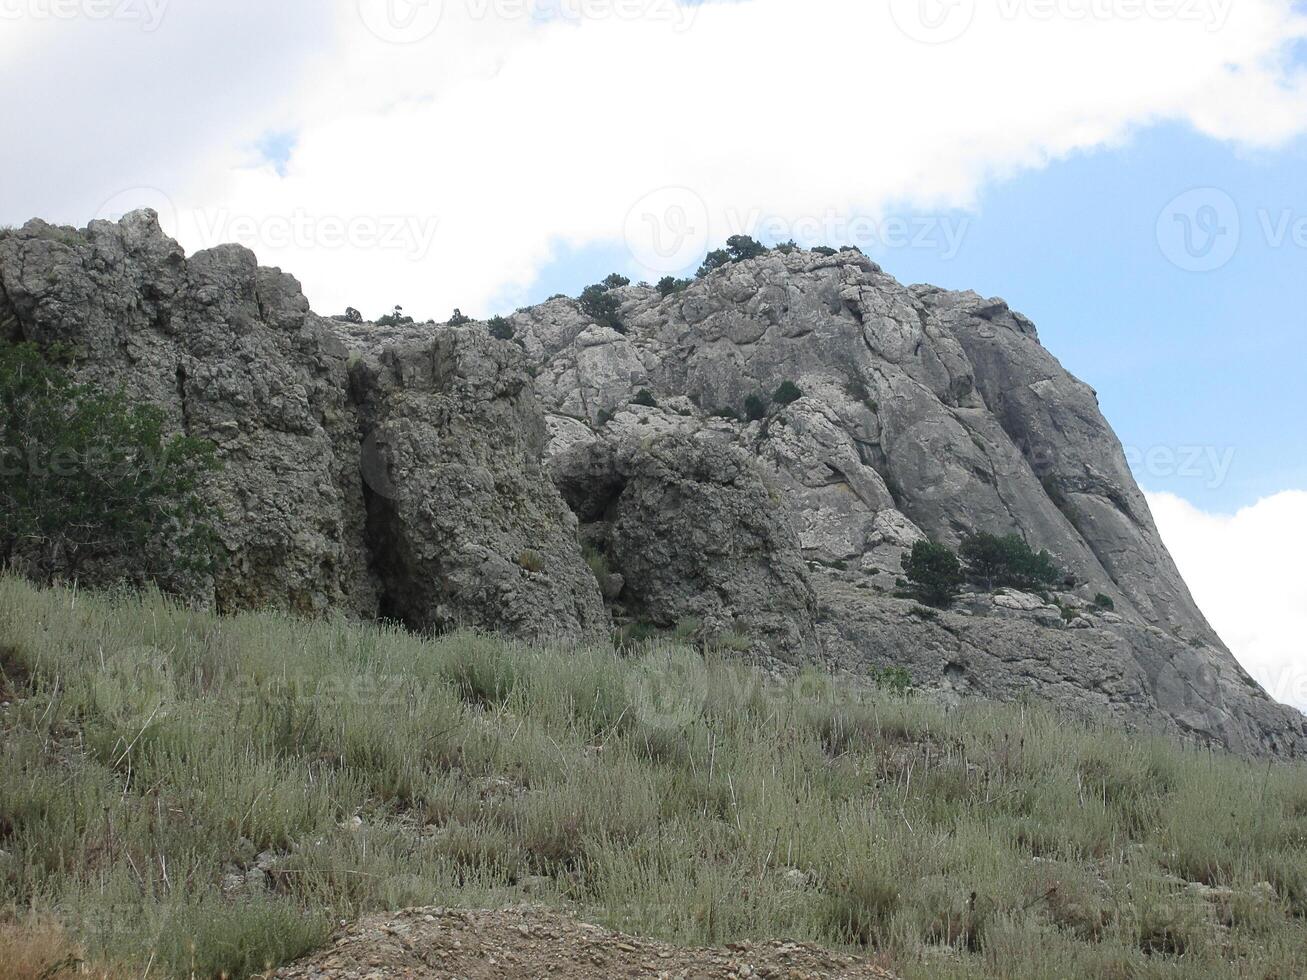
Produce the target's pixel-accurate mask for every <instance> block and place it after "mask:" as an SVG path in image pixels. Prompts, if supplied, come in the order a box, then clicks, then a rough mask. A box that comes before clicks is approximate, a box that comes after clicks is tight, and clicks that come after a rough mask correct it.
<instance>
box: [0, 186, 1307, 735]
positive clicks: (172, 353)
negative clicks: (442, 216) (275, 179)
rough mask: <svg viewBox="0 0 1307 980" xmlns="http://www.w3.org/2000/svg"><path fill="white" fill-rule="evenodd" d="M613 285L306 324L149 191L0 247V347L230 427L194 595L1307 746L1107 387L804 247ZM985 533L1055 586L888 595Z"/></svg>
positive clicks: (976, 319) (931, 296)
mask: <svg viewBox="0 0 1307 980" xmlns="http://www.w3.org/2000/svg"><path fill="white" fill-rule="evenodd" d="M605 302H606V303H607V304H608V306H609V309H608V310H607V311H606V312H604V313H602V314H600V315H599V320H606V321H611V322H610V323H608V324H607V325H605V324H603V323H600V322H597V321H596V317H595V315H593V314H594V312H595V311H594V310H591V311H590V312H589V313H587V312H586V311H585V307H584V306H583V305H582V304H578V303H577V302H576V301H573V300H568V299H556V300H553V301H550V302H548V303H545V304H542V305H540V306H537V307H533V308H530V309H527V310H523V311H520V312H519V313H518V314H516V315H514V316H513V317H512V318H511V323H510V325H511V330H512V334H513V337H512V340H511V341H505V340H497V339H495V338H494V337H492V336H491V334H490V332H489V331H488V330H487V327H486V325H485V324H479V323H472V324H468V325H464V326H459V327H450V326H436V325H434V324H432V325H425V324H411V325H405V326H398V327H385V328H383V327H378V326H376V325H374V324H350V323H344V322H338V321H336V320H332V319H326V318H323V317H319V316H317V315H315V314H314V313H312V312H311V311H310V310H309V308H308V303H307V301H306V300H305V299H304V297H303V294H302V292H301V291H300V288H299V285H298V283H296V281H295V280H294V279H293V278H292V277H290V276H289V275H286V274H284V273H282V272H281V271H280V270H276V269H264V268H259V267H258V266H257V263H256V261H255V259H254V256H253V254H252V253H250V252H249V251H247V250H245V249H242V248H239V247H237V246H223V247H220V248H216V249H211V250H208V251H205V252H200V253H197V254H196V255H193V256H190V257H187V256H185V254H184V253H183V252H182V250H181V248H180V247H179V246H178V245H177V244H176V243H175V242H173V241H171V240H169V239H168V238H166V237H165V236H164V235H163V234H162V233H161V232H160V230H159V228H158V224H157V219H156V217H155V216H154V215H153V214H152V213H151V212H137V213H134V214H132V215H128V216H127V217H125V218H124V219H123V220H122V221H121V222H118V223H109V222H94V223H92V225H91V226H90V227H89V228H88V229H85V230H83V231H77V230H74V229H68V228H55V227H52V226H50V225H47V224H44V223H42V222H39V221H35V222H31V223H29V224H28V225H27V226H25V227H24V228H23V229H20V230H18V231H14V232H9V233H6V234H5V235H3V236H0V338H3V339H11V340H12V339H26V340H33V341H36V342H39V343H42V344H49V343H55V342H62V343H66V344H70V345H72V346H73V347H74V348H75V349H76V351H77V352H78V358H79V359H78V366H77V370H78V372H79V374H80V375H81V376H82V377H84V378H86V379H90V380H93V381H96V382H99V383H102V384H104V385H107V386H112V387H119V386H121V387H123V388H125V389H126V390H127V391H128V392H130V393H131V394H133V395H135V396H136V397H139V398H142V399H145V400H148V401H151V402H154V403H156V404H159V405H161V406H163V407H164V408H165V409H166V410H167V411H168V413H169V415H170V418H171V420H172V422H173V424H174V425H175V426H176V427H177V428H178V429H179V430H184V431H185V432H186V433H188V434H190V435H193V436H200V437H203V438H206V439H210V440H212V441H213V442H214V443H216V445H217V447H218V454H219V457H220V458H221V459H222V461H223V463H224V468H223V470H222V471H221V473H220V474H219V476H218V477H217V478H216V479H215V481H214V483H213V485H212V486H211V487H210V488H209V489H208V494H209V497H210V499H211V500H212V501H213V503H214V505H215V506H216V508H217V510H218V512H219V513H220V514H221V518H222V519H221V522H220V527H219V536H220V539H221V544H222V555H221V559H222V560H221V562H220V564H219V568H218V571H217V574H216V575H215V577H214V579H213V580H212V581H211V582H208V583H205V584H204V585H203V586H201V587H200V588H199V589H198V590H196V591H198V592H199V593H200V594H199V595H197V596H196V598H198V599H200V600H202V601H204V602H207V603H209V604H212V605H215V606H216V607H217V608H218V609H220V610H224V611H235V610H239V609H246V608H267V607H271V608H282V609H290V610H295V611H298V612H305V613H324V612H327V611H329V610H333V609H338V610H342V611H345V612H348V613H350V614H353V615H357V616H361V617H365V618H367V617H374V616H377V615H382V616H387V617H392V618H396V619H399V620H401V621H403V622H405V623H407V624H408V625H410V626H413V627H416V628H421V629H435V630H440V629H445V628H449V627H452V626H458V625H464V626H475V627H480V628H485V629H490V630H496V631H500V632H503V633H506V634H509V635H513V636H518V637H527V638H545V637H558V638H571V639H593V638H595V637H598V636H601V635H602V634H604V633H605V632H607V631H608V629H609V628H610V626H611V625H612V623H613V622H614V621H615V622H616V623H617V624H619V625H626V626H628V627H631V628H634V629H637V630H639V631H645V632H647V631H648V630H650V629H668V630H671V629H681V630H683V631H685V630H688V631H689V632H692V633H694V634H695V635H696V636H697V637H698V638H699V639H701V640H710V641H713V642H717V641H721V640H722V639H723V638H728V639H729V640H730V641H731V643H732V644H733V645H735V646H736V647H739V648H741V649H746V648H747V649H749V651H750V652H751V653H752V654H754V655H755V656H758V657H772V658H778V659H781V660H788V661H793V662H801V661H813V660H821V661H823V662H827V663H833V664H835V665H838V666H840V667H844V668H848V669H850V670H853V671H856V672H862V673H870V672H874V671H876V670H881V669H884V668H887V667H895V668H903V669H906V670H907V671H908V672H909V673H910V674H911V678H912V681H913V683H914V684H915V685H916V686H918V687H920V688H925V689H937V690H940V691H943V692H945V693H946V694H948V695H950V696H954V695H962V694H968V693H974V694H981V695H987V696H992V697H998V698H1003V699H1010V698H1021V697H1029V696H1033V697H1037V698H1040V699H1044V700H1048V701H1051V702H1053V703H1054V704H1057V705H1058V706H1060V707H1062V708H1064V709H1067V710H1071V711H1074V712H1077V713H1079V714H1081V715H1082V716H1086V717H1091V718H1099V717H1102V718H1109V719H1112V720H1115V721H1118V722H1121V723H1124V724H1126V725H1129V726H1132V727H1136V728H1142V729H1150V730H1157V731H1166V732H1170V733H1173V734H1178V735H1182V736H1185V737H1188V738H1192V739H1194V740H1196V741H1199V742H1203V743H1215V744H1219V745H1222V746H1226V747H1229V748H1232V749H1235V750H1237V751H1241V752H1249V753H1270V754H1281V755H1292V754H1296V753H1301V752H1303V751H1307V719H1304V717H1303V716H1302V715H1301V714H1299V713H1297V712H1294V711H1292V710H1290V709H1288V708H1283V707H1281V706H1278V705H1276V704H1274V703H1273V702H1272V701H1271V700H1270V699H1269V698H1268V697H1267V696H1266V695H1265V693H1264V692H1263V691H1262V690H1261V689H1260V688H1259V687H1258V686H1257V685H1256V684H1255V682H1253V680H1252V679H1251V678H1250V677H1249V676H1248V675H1247V673H1246V672H1245V671H1243V670H1242V669H1241V668H1240V667H1239V665H1238V664H1237V663H1236V662H1235V660H1234V658H1233V657H1232V656H1231V655H1230V653H1229V651H1228V650H1227V649H1226V648H1225V647H1224V646H1223V645H1222V643H1221V641H1220V639H1219V637H1217V636H1216V635H1215V633H1214V632H1213V631H1212V630H1211V628H1210V627H1209V626H1208V624H1207V623H1206V621H1205V620H1204V619H1203V617H1202V615H1201V613H1200V612H1199V611H1198V609H1197V608H1196V606H1195V605H1194V602H1193V600H1192V598H1191V597H1190V595H1189V592H1188V590H1187V589H1186V587H1185V584H1184V582H1183V581H1182V579H1181V577H1180V575H1179V574H1178V572H1177V571H1176V568H1175V566H1174V563H1173V562H1172V561H1171V558H1170V556H1169V555H1168V554H1167V552H1166V549H1165V547H1164V546H1163V544H1162V542H1161V540H1160V538H1159V536H1158V534H1157V530H1156V527H1155V525H1154V523H1153V520H1152V517H1151V515H1150V514H1149V511H1148V506H1147V504H1146V502H1145V500H1144V498H1143V496H1142V494H1141V493H1140V491H1139V489H1138V487H1137V486H1136V485H1135V483H1134V480H1133V478H1132V477H1131V475H1130V472H1129V469H1128V467H1127V465H1126V461H1125V457H1124V454H1123V452H1122V449H1121V446H1120V444H1119V443H1118V441H1117V439H1116V438H1115V436H1114V435H1113V433H1112V431H1111V429H1110V427H1109V426H1108V425H1107V423H1106V421H1105V420H1104V419H1103V417H1102V415H1101V413H1100V412H1099V410H1098V406H1097V401H1096V398H1095V396H1094V393H1093V391H1092V390H1091V389H1090V388H1088V387H1087V386H1086V385H1084V384H1083V383H1081V382H1079V381H1077V380H1076V379H1074V378H1072V377H1071V376H1070V375H1069V374H1067V373H1066V372H1065V371H1064V370H1063V369H1062V368H1061V367H1060V366H1059V365H1058V363H1057V361H1056V360H1055V359H1054V358H1053V357H1052V356H1051V355H1050V354H1049V353H1048V352H1047V351H1045V350H1044V348H1043V347H1042V346H1041V345H1040V343H1039V339H1038V336H1037V333H1036V331H1035V328H1034V326H1033V325H1032V324H1031V323H1030V322H1029V321H1028V320H1027V319H1025V318H1024V317H1022V316H1021V315H1020V314H1018V313H1015V312H1013V311H1011V310H1009V309H1008V308H1007V306H1006V305H1005V304H1004V303H1002V302H1001V301H999V300H983V299H981V298H980V297H978V296H975V295H973V294H959V293H948V292H944V291H941V290H937V289H933V288H930V287H904V286H902V285H900V284H899V283H897V282H895V281H894V280H893V279H892V278H891V277H889V276H887V275H885V274H884V273H883V272H882V271H881V270H880V269H879V268H878V267H877V266H876V265H875V264H874V263H872V262H870V261H869V260H867V259H866V258H864V257H863V256H862V255H861V254H859V253H857V252H855V251H844V252H839V253H837V254H834V255H824V254H818V253H815V252H804V251H798V250H796V251H793V252H790V253H788V254H782V253H780V252H771V253H768V254H766V255H763V256H761V257H758V258H754V259H750V260H749V261H745V262H739V263H734V264H727V265H725V266H724V267H722V268H720V269H718V270H717V271H716V272H714V273H712V274H711V275H709V276H707V277H705V278H703V279H701V280H698V281H696V282H694V283H691V284H689V285H688V287H687V288H683V289H680V290H678V291H676V292H673V293H672V294H670V295H667V296H663V295H661V294H660V292H659V291H658V290H655V289H653V288H649V287H644V286H625V287H619V288H617V289H615V290H612V291H611V292H610V293H609V294H608V295H607V297H606V300H605ZM614 326H616V327H620V329H614ZM497 332H498V333H500V334H503V333H504V332H505V331H504V330H503V328H502V326H501V328H500V329H499V330H498V331H497ZM787 382H788V383H790V384H792V385H793V386H794V388H793V389H791V391H792V393H793V395H794V396H795V397H793V398H789V397H787V398H783V399H777V400H773V402H772V404H770V405H766V404H765V401H766V398H767V396H770V395H772V394H773V393H775V392H777V391H778V390H781V387H782V385H784V384H785V383H787ZM760 406H761V407H760ZM749 415H754V416H757V417H756V419H755V420H753V421H748V418H747V417H748V416H749ZM977 531H987V532H992V533H1000V534H1001V533H1008V532H1015V533H1018V534H1020V535H1021V536H1022V537H1024V538H1025V540H1026V541H1027V542H1028V543H1029V544H1031V545H1032V546H1033V547H1035V548H1036V549H1047V550H1048V551H1050V552H1051V553H1052V554H1053V555H1054V556H1055V557H1056V559H1057V561H1058V562H1059V564H1060V565H1061V566H1062V567H1064V568H1065V569H1066V570H1067V571H1068V573H1069V574H1070V576H1071V578H1069V579H1068V582H1067V584H1066V586H1065V588H1064V591H1061V592H1055V593H1054V594H1051V595H1047V596H1044V597H1034V596H1028V595H1021V594H972V595H968V596H965V597H964V598H963V601H962V602H961V603H960V604H959V605H958V607H957V608H956V609H954V610H953V611H950V612H946V613H940V614H938V615H935V616H922V615H921V614H920V610H919V609H918V608H917V607H916V604H915V603H913V602H911V601H907V600H904V599H901V598H897V597H896V596H895V591H896V588H895V579H896V577H897V575H898V573H899V567H900V564H899V563H900V558H901V555H902V554H903V552H904V550H905V549H907V548H910V547H911V545H912V544H913V543H914V542H915V541H918V540H921V539H922V538H923V537H927V536H928V537H932V538H935V539H937V540H941V541H944V542H947V543H950V544H954V545H956V544H957V542H958V541H959V540H960V538H961V537H962V536H963V535H965V534H968V533H972V532H977ZM583 546H584V550H583ZM587 552H588V558H589V562H590V564H591V565H593V566H594V567H595V568H596V569H598V574H597V575H596V574H592V570H591V568H589V567H587ZM16 557H17V558H18V559H20V561H21V559H23V557H24V556H22V555H19V556H16ZM44 571H46V572H48V573H55V574H57V572H58V569H46V570H44ZM165 584H166V583H165ZM1099 593H1101V594H1103V595H1104V596H1107V597H1109V598H1110V599H1111V600H1112V602H1113V603H1114V605H1115V611H1114V612H1107V611H1104V610H1102V609H1099V608H1096V607H1095V606H1094V605H1093V602H1092V599H1093V597H1094V596H1096V595H1097V594H1099Z"/></svg>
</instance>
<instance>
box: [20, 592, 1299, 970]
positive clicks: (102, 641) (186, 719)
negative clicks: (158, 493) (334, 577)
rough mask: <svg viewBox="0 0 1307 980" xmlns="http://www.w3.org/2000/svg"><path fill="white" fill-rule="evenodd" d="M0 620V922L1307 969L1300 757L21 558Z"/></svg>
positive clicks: (223, 955) (920, 962) (96, 951)
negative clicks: (87, 580)
mask: <svg viewBox="0 0 1307 980" xmlns="http://www.w3.org/2000/svg"><path fill="white" fill-rule="evenodd" d="M0 637H2V638H3V642H4V644H5V645H6V650H7V651H8V652H7V653H6V655H5V663H6V664H7V665H8V666H6V675H7V676H9V677H11V678H12V680H11V681H9V682H6V683H7V684H8V685H9V686H11V687H14V688H15V690H14V691H13V692H11V693H6V695H5V699H11V698H12V699H13V700H14V703H13V704H12V706H10V707H9V708H7V709H5V711H4V712H3V714H0V726H2V727H3V738H2V739H0V755H2V758H0V850H3V852H4V855H3V857H0V908H7V909H8V910H9V913H8V914H9V915H10V916H11V921H10V923H9V924H8V925H7V926H6V929H7V930H8V932H5V933H0V936H3V937H5V941H6V942H8V941H10V937H11V936H12V935H14V934H15V932H14V930H15V929H21V926H20V925H16V924H15V922H17V921H19V919H20V918H22V917H26V916H27V915H28V914H29V913H28V911H27V910H29V909H32V908H35V909H36V910H37V912H38V913H46V914H57V915H58V916H59V917H60V918H61V919H62V920H63V922H64V923H66V925H67V928H68V929H69V931H70V934H71V937H70V938H71V940H72V941H75V942H77V943H79V944H80V945H81V946H82V947H83V948H84V950H85V953H86V955H87V956H89V957H91V958H92V960H93V961H94V960H97V959H103V960H105V961H106V962H114V961H117V962H121V963H126V964H129V965H132V966H133V967H134V969H135V971H136V972H140V971H141V970H143V969H144V967H145V964H146V963H152V970H151V973H150V975H151V976H160V977H162V976H189V975H194V976H197V977H209V976H216V975H217V974H219V973H220V972H223V971H226V972H227V973H228V974H229V975H231V976H233V977H240V976H248V975H250V974H251V973H254V972H258V971H262V970H263V969H264V967H265V965H266V964H267V963H277V962H283V961H286V960H288V959H290V958H293V957H296V956H298V955H299V954H301V953H303V952H305V951H307V950H309V949H311V948H314V947H315V946H317V945H319V944H321V943H322V942H323V941H324V939H325V938H326V937H327V935H328V933H329V931H330V929H331V927H332V925H333V924H334V923H335V922H336V921H338V920H340V919H352V918H354V917H355V916H357V915H359V914H362V913H365V912H368V911H372V910H382V909H395V908H403V907H410V906H431V905H453V906H473V907H479V906H486V907H491V906H503V905H509V904H514V903H518V902H521V901H523V900H524V899H525V900H530V901H534V902H539V903H543V904H546V905H568V906H573V907H576V908H578V909H579V910H580V911H581V912H582V913H583V914H585V915H587V916H589V917H591V918H594V919H596V920H598V921H601V922H602V923H604V924H605V925H608V926H611V927H614V928H619V929H622V930H623V931H626V932H631V933H638V934H643V935H648V936H654V937H660V938H664V939H668V940H672V941H677V942H683V943H689V944H713V945H720V944H722V943H725V942H729V941H733V940H736V939H743V938H755V939H762V938H778V937H784V938H791V939H795V940H811V941H815V942H819V943H823V944H827V945H837V946H838V945H842V946H848V947H853V948H859V947H867V948H870V949H874V950H876V951H879V952H881V953H882V954H883V957H884V959H885V961H886V962H888V963H889V964H891V965H892V966H893V967H894V968H895V969H896V970H897V971H898V972H899V973H900V974H901V975H903V976H904V977H909V978H914V977H922V978H925V977H930V978H939V977H987V976H996V977H1005V978H1040V980H1044V978H1048V977H1072V976H1074V977H1101V978H1115V977H1174V978H1194V977H1236V976H1243V977H1286V978H1287V977H1298V976H1303V975H1305V974H1307V780H1305V779H1304V775H1305V773H1304V771H1303V770H1302V769H1301V768H1290V767H1287V766H1286V767H1276V766H1259V767H1253V766H1249V765H1248V764H1247V763H1246V762H1245V761H1243V760H1238V759H1232V758H1225V757H1222V756H1219V755H1211V754H1208V753H1201V754H1200V753H1194V752H1193V751H1189V752H1185V751H1181V749H1180V748H1179V747H1177V746H1175V745H1172V744H1170V743H1166V742H1163V741H1155V740H1150V739H1145V738H1139V737H1128V736H1126V735H1123V734H1118V733H1115V732H1113V731H1109V730H1090V729H1085V728H1082V727H1079V726H1077V725H1074V724H1071V723H1068V722H1067V721H1066V720H1065V719H1063V718H1059V717H1055V716H1053V715H1050V714H1047V713H1045V712H1043V711H1042V710H1039V709H1037V708H1032V707H1029V706H1027V707H994V706H989V705H985V704H981V703H971V704H966V705H964V706H963V707H962V708H960V709H957V710H955V711H946V710H944V709H942V708H940V707H937V706H935V705H933V704H932V703H930V702H928V701H926V700H925V699H922V698H906V697H903V696H900V695H896V694H893V693H891V692H890V691H877V690H876V689H875V688H874V687H872V686H870V685H869V686H868V687H866V688H862V687H859V686H857V685H855V684H854V683H852V682H851V681H850V680H849V679H847V678H840V679H833V678H830V677H826V676H824V675H821V674H819V673H817V672H815V671H810V672H808V673H805V674H803V675H801V676H799V677H796V678H795V679H793V680H791V681H789V682H786V683H777V682H772V681H768V680H766V679H765V677H764V675H760V674H758V673H755V672H752V671H750V670H747V669H745V668H743V667H738V666H732V665H731V662H730V661H729V660H717V659H713V658H710V659H708V660H707V661H705V660H704V659H703V658H702V657H701V656H699V655H698V654H696V653H694V652H692V651H690V650H688V649H686V648H684V647H681V646H677V645H674V644H667V643H658V644H653V645H649V646H646V647H643V648H639V649H637V650H636V651H635V652H634V653H633V654H632V655H630V656H627V657H619V656H617V655H615V654H614V653H613V652H612V651H610V650H606V649H595V650H577V649H562V648H550V647H537V648H528V647H525V646H517V645H512V644H509V643H506V642H503V641H500V640H496V639H492V638H488V637H482V636H476V635H470V634H454V635H450V636H446V637H443V638H439V639H423V638H420V637H417V636H414V635H410V634H406V633H404V632H401V631H399V630H397V629H392V628H387V627H379V626H351V625H347V624H345V623H342V622H325V621H317V622H302V621H297V620H295V619H292V618H290V617H287V616H282V615H273V614H244V615H240V616H236V617H233V618H225V619H223V618H217V617H214V616H211V615H208V614H204V613H196V612H190V611H187V610H184V609H182V608H180V607H178V606H177V605H175V604H171V603H169V602H167V601H165V600H163V599H162V598H160V597H158V596H157V595H147V596H145V597H141V598H138V597H131V596H124V597H121V598H118V599H107V598H102V597H97V596H89V595H84V594H82V595H79V594H75V593H73V592H71V591H67V590H40V589H37V588H35V587H33V586H31V585H28V584H26V583H24V582H22V581H19V580H17V579H14V578H4V579H0ZM11 668H12V669H11ZM38 975H40V974H38ZM55 975H57V974H55ZM132 975H135V974H132Z"/></svg>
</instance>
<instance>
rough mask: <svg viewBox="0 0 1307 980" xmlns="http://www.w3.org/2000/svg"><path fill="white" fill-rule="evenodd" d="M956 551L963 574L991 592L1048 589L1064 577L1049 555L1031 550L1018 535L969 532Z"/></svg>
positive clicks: (1045, 552)
mask: <svg viewBox="0 0 1307 980" xmlns="http://www.w3.org/2000/svg"><path fill="white" fill-rule="evenodd" d="M960 553H961V555H962V559H963V561H964V562H965V563H966V572H967V577H968V578H969V579H970V580H971V581H972V582H975V583H976V584H978V585H984V586H985V588H987V589H989V590H991V591H992V590H993V589H996V588H1013V589H1024V590H1031V589H1035V590H1038V589H1049V588H1052V587H1053V586H1055V585H1056V584H1058V583H1059V582H1061V581H1062V580H1063V579H1064V578H1065V575H1064V574H1063V572H1062V571H1061V569H1059V568H1058V567H1057V563H1056V562H1054V561H1053V556H1052V555H1050V554H1049V553H1048V552H1047V551H1039V552H1036V551H1034V550H1033V549H1032V548H1031V547H1030V545H1028V544H1026V542H1025V541H1024V540H1023V539H1022V538H1021V536H1020V535H1018V534H1008V535H1004V536H1003V537H999V536H998V535H995V534H988V533H986V532H983V531H982V532H981V533H979V534H972V535H969V536H968V537H966V538H964V539H963V540H962V548H961V551H960Z"/></svg>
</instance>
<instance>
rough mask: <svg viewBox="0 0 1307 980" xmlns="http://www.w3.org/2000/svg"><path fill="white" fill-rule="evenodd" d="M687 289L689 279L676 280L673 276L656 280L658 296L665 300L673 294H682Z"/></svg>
mask: <svg viewBox="0 0 1307 980" xmlns="http://www.w3.org/2000/svg"><path fill="white" fill-rule="evenodd" d="M689 287H690V280H689V279H677V278H676V277H675V276H663V278H661V279H659V280H658V295H659V296H662V297H663V298H664V299H666V298H667V297H668V296H671V295H673V294H674V293H681V292H684V291H685V290H686V289H688V288H689Z"/></svg>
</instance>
